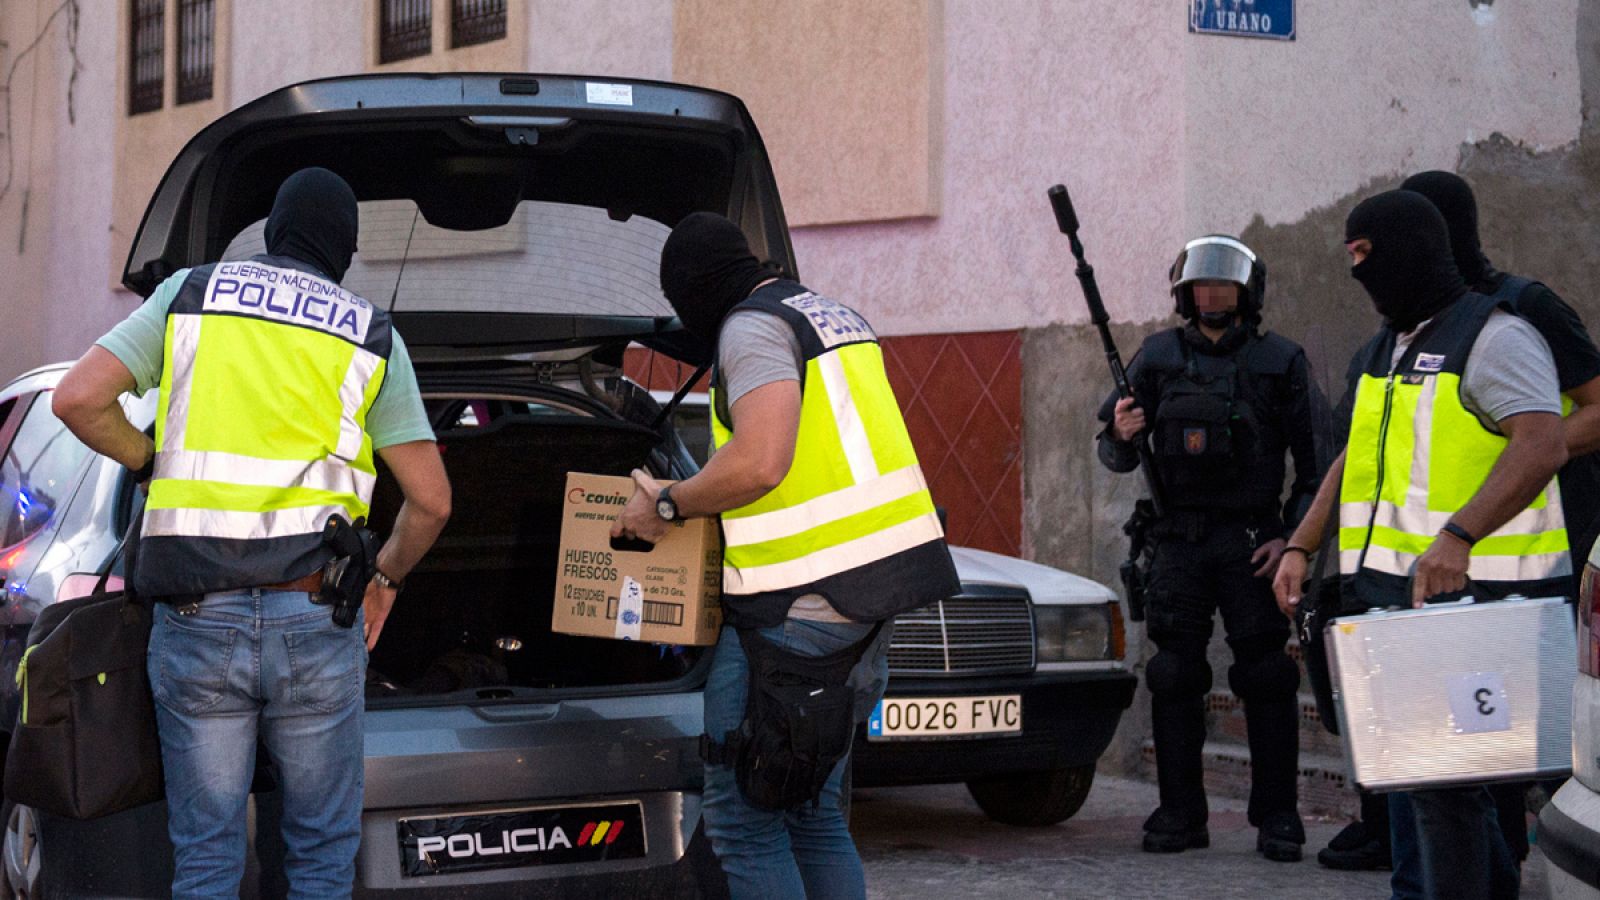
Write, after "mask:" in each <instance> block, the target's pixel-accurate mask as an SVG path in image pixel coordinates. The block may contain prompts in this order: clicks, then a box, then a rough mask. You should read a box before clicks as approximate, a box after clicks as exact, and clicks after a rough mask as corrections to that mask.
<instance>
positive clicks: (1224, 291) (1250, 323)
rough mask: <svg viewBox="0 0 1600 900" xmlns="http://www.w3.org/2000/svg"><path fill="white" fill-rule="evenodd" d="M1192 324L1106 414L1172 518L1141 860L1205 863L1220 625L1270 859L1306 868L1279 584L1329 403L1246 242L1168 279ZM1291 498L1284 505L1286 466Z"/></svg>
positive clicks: (1212, 252) (1154, 353)
mask: <svg viewBox="0 0 1600 900" xmlns="http://www.w3.org/2000/svg"><path fill="white" fill-rule="evenodd" d="M1170 281H1171V285H1172V297H1173V301H1174V304H1175V311H1176V312H1177V314H1178V315H1179V316H1181V317H1182V318H1183V319H1184V320H1185V321H1184V324H1183V325H1181V326H1179V327H1177V328H1170V329H1166V330H1164V331H1160V332H1157V333H1156V334H1154V335H1151V336H1150V337H1149V338H1148V339H1146V340H1145V342H1144V344H1143V346H1142V347H1140V349H1139V353H1138V354H1137V355H1136V356H1135V357H1134V359H1133V362H1132V364H1131V365H1130V366H1129V369H1128V377H1129V381H1130V382H1131V384H1132V387H1133V394H1134V396H1133V397H1132V398H1128V399H1123V400H1118V399H1117V398H1116V397H1115V396H1114V395H1113V396H1112V397H1111V398H1108V399H1107V400H1106V402H1105V404H1104V406H1103V407H1102V408H1101V411H1100V418H1101V420H1102V421H1104V422H1106V423H1107V424H1106V428H1105V430H1104V431H1103V432H1101V434H1100V438H1099V455H1100V459H1101V461H1102V462H1103V463H1104V464H1105V465H1106V466H1107V467H1108V468H1110V469H1111V470H1112V471H1114V472H1129V471H1132V470H1133V469H1134V468H1135V467H1136V466H1137V464H1138V456H1137V452H1138V451H1137V446H1136V445H1137V443H1139V442H1144V443H1146V444H1147V445H1148V446H1149V448H1150V450H1151V451H1152V452H1153V454H1154V457H1155V459H1156V468H1157V470H1158V472H1159V477H1160V480H1161V483H1162V484H1163V486H1164V497H1163V500H1164V502H1165V507H1166V508H1165V510H1164V516H1163V517H1162V518H1161V519H1159V520H1157V521H1155V522H1154V524H1153V525H1152V526H1150V529H1149V539H1150V540H1152V541H1153V542H1154V545H1155V557H1154V562H1153V563H1152V566H1151V570H1150V573H1149V578H1148V590H1147V592H1146V598H1147V605H1148V612H1147V616H1148V621H1147V634H1148V635H1149V638H1150V640H1151V641H1152V642H1154V644H1155V646H1156V654H1155V656H1154V658H1152V659H1151V660H1150V663H1149V665H1148V666H1147V667H1146V670H1145V680H1146V683H1147V685H1148V686H1149V688H1150V694H1151V715H1152V722H1153V730H1154V737H1155V751H1156V769H1157V777H1158V781H1159V785H1160V791H1161V805H1160V807H1159V808H1158V809H1156V810H1155V812H1154V813H1152V814H1151V815H1150V817H1149V818H1148V819H1147V820H1146V821H1145V823H1144V829H1145V836H1144V849H1145V850H1147V851H1150V852H1157V853H1170V852H1177V851H1182V850H1186V849H1190V848H1198V847H1206V846H1208V845H1209V842H1210V837H1209V834H1208V832H1207V830H1206V818H1207V807H1206V796H1205V785H1204V770H1203V766H1202V760H1201V754H1202V748H1203V746H1204V744H1205V738H1206V722H1205V702H1206V695H1207V692H1208V691H1209V690H1210V689H1211V687H1212V671H1211V667H1210V665H1209V664H1208V663H1207V653H1206V648H1207V645H1208V644H1209V642H1210V638H1211V632H1212V619H1213V617H1214V616H1215V614H1216V613H1217V612H1218V611H1219V610H1220V611H1221V613H1222V620H1223V628H1224V629H1225V631H1226V632H1227V642H1228V646H1229V648H1230V649H1231V650H1232V651H1233V660H1234V662H1233V665H1231V666H1230V667H1229V668H1228V677H1227V683H1228V686H1229V687H1230V688H1231V689H1232V691H1233V693H1234V694H1235V695H1237V696H1238V697H1239V698H1240V699H1241V700H1242V701H1243V703H1244V710H1245V722H1246V725H1247V727H1248V729H1249V745H1250V758H1251V788H1250V806H1249V819H1250V824H1252V825H1254V826H1256V827H1257V828H1258V829H1259V832H1258V835H1257V842H1256V847H1257V849H1258V850H1259V851H1260V852H1261V853H1262V854H1263V855H1264V856H1266V857H1267V858H1268V859H1272V860H1278V861H1285V862H1292V861H1295V860H1298V859H1300V853H1301V845H1302V844H1304V843H1305V831H1304V829H1303V827H1302V826H1301V822H1300V817H1299V814H1298V812H1297V809H1296V790H1297V783H1296V771H1297V761H1298V754H1299V743H1298V741H1299V737H1298V734H1299V703H1298V700H1297V690H1298V688H1299V685H1300V675H1299V670H1298V668H1297V667H1296V666H1295V663H1294V662H1293V661H1292V660H1291V659H1289V657H1288V656H1287V655H1286V654H1285V652H1284V646H1285V644H1286V642H1287V641H1288V637H1289V626H1288V623H1287V622H1286V621H1285V620H1284V618H1283V617H1282V616H1281V615H1279V614H1278V612H1277V609H1276V608H1275V606H1274V604H1273V598H1272V591H1271V587H1270V585H1271V578H1272V576H1273V573H1274V572H1275V571H1276V570H1277V567H1278V563H1279V560H1280V558H1281V556H1282V553H1283V549H1284V538H1285V536H1286V535H1287V529H1289V528H1291V527H1293V525H1294V524H1295V523H1296V522H1297V521H1298V520H1299V517H1300V515H1301V513H1302V512H1303V509H1304V507H1305V506H1306V505H1307V504H1308V503H1309V501H1310V499H1311V496H1312V494H1313V493H1315V491H1316V489H1317V485H1318V481H1319V479H1320V477H1321V471H1320V469H1319V466H1318V459H1317V451H1316V448H1317V443H1316V442H1317V432H1318V431H1319V430H1320V429H1321V427H1322V425H1321V423H1322V419H1323V417H1322V416H1320V415H1319V414H1318V409H1319V407H1321V406H1322V401H1321V398H1320V396H1319V395H1318V393H1317V391H1316V389H1315V387H1314V384H1313V382H1312V380H1311V372H1310V365H1309V363H1308V362H1307V361H1306V356H1305V353H1304V351H1303V350H1301V348H1300V347H1299V346H1298V345H1297V344H1295V343H1294V342H1293V341H1290V340H1288V339H1287V338H1284V337H1282V336H1280V335H1277V334H1273V333H1271V332H1264V331H1262V330H1261V328H1260V325H1261V314H1262V307H1263V299H1264V294H1265V281H1266V269H1265V267H1264V266H1263V265H1262V264H1261V262H1260V260H1258V259H1257V257H1256V254H1255V252H1254V251H1252V250H1251V249H1250V248H1249V247H1247V246H1245V244H1243V243H1242V242H1240V241H1239V240H1238V239H1236V238H1232V237H1228V236H1225V235H1207V236H1205V237H1200V238H1196V239H1195V240H1192V241H1190V242H1188V243H1187V244H1186V245H1184V247H1183V250H1182V251H1181V252H1180V253H1179V254H1178V258H1177V260H1176V262H1174V263H1173V265H1172V268H1171V271H1170ZM1286 454H1287V455H1290V456H1292V457H1293V459H1294V474H1295V477H1294V482H1293V485H1292V487H1291V488H1290V490H1289V495H1288V498H1287V500H1284V499H1283V484H1284V475H1285V455H1286Z"/></svg>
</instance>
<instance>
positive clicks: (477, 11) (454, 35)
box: [450, 0, 506, 47]
mask: <svg viewBox="0 0 1600 900" xmlns="http://www.w3.org/2000/svg"><path fill="white" fill-rule="evenodd" d="M505 36H506V0H450V46H452V47H470V46H472V45H473V44H487V43H489V42H490V41H498V40H500V39H501V38H503V37H505Z"/></svg>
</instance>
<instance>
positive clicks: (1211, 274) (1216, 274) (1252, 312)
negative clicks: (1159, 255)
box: [1168, 234, 1267, 323]
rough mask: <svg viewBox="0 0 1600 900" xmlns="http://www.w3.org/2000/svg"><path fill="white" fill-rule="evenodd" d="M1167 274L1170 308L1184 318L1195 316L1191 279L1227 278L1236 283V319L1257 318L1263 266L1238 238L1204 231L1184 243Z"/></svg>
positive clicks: (1264, 284)
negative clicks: (1237, 289) (1237, 295)
mask: <svg viewBox="0 0 1600 900" xmlns="http://www.w3.org/2000/svg"><path fill="white" fill-rule="evenodd" d="M1168 277H1169V278H1170V279H1171V281H1172V300H1173V308H1174V310H1175V311H1176V312H1177V314H1178V315H1180V316H1182V317H1183V318H1185V319H1191V320H1192V319H1195V318H1197V317H1198V315H1199V313H1198V311H1197V310H1196V309H1195V305H1194V284H1195V282H1199V281H1227V282H1232V283H1233V284H1236V285H1238V286H1239V307H1238V315H1239V318H1240V319H1241V320H1242V321H1245V322H1252V323H1254V322H1259V321H1261V307H1262V304H1263V301H1264V300H1265V294H1266V290H1267V267H1266V266H1263V265H1262V264H1261V261H1260V260H1258V259H1256V254H1255V251H1254V250H1251V249H1250V248H1249V247H1246V246H1245V245H1244V243H1243V242H1242V241H1240V240H1239V239H1238V238H1235V237H1230V236H1228V235H1225V234H1208V235H1205V236H1204V237H1197V238H1195V239H1194V240H1192V241H1190V242H1189V243H1187V244H1184V245H1183V250H1182V251H1181V252H1179V253H1178V258H1177V259H1176V260H1174V261H1173V263H1172V269H1171V270H1170V271H1169V272H1168Z"/></svg>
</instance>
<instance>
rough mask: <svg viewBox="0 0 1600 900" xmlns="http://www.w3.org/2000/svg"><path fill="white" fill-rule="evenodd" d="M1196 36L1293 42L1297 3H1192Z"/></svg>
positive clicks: (1228, 0) (1275, 0)
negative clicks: (1208, 35)
mask: <svg viewBox="0 0 1600 900" xmlns="http://www.w3.org/2000/svg"><path fill="white" fill-rule="evenodd" d="M1189 30H1190V31H1192V32H1194V33H1196V34H1226V35H1233V36H1234V37H1253V38H1270V39H1273V40H1279V41H1292V40H1294V0H1189Z"/></svg>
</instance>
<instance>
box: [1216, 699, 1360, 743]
mask: <svg viewBox="0 0 1600 900" xmlns="http://www.w3.org/2000/svg"><path fill="white" fill-rule="evenodd" d="M1206 733H1207V734H1209V735H1210V736H1211V740H1213V741H1217V742H1220V743H1228V744H1238V745H1240V746H1244V745H1245V743H1246V741H1247V739H1248V734H1247V731H1246V728H1245V718H1244V701H1243V700H1240V699H1239V698H1238V697H1237V696H1235V695H1234V694H1233V693H1232V692H1231V691H1212V692H1211V693H1210V694H1208V695H1207V696H1206ZM1300 752H1301V753H1324V754H1328V755H1331V756H1340V755H1342V754H1343V753H1344V745H1343V743H1341V741H1340V740H1339V738H1338V736H1336V735H1334V734H1331V733H1329V731H1328V729H1327V728H1324V727H1323V725H1322V717H1321V716H1320V715H1318V714H1317V701H1316V699H1315V698H1314V697H1312V695H1311V694H1310V693H1309V692H1306V691H1302V692H1301V693H1300Z"/></svg>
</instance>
